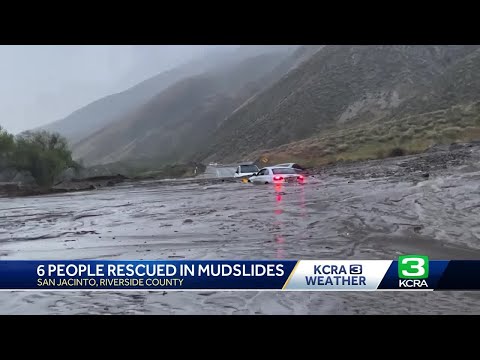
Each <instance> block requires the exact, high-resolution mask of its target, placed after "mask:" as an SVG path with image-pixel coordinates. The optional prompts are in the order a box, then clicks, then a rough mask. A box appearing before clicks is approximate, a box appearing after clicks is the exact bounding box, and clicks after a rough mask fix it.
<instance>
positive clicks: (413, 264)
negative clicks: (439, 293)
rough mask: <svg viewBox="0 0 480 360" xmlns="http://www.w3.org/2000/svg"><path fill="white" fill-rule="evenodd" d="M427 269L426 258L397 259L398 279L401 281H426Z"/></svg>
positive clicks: (415, 256)
mask: <svg viewBox="0 0 480 360" xmlns="http://www.w3.org/2000/svg"><path fill="white" fill-rule="evenodd" d="M428 268H429V266H428V256H423V255H405V256H400V257H399V258H398V277H399V278H401V279H426V278H428Z"/></svg>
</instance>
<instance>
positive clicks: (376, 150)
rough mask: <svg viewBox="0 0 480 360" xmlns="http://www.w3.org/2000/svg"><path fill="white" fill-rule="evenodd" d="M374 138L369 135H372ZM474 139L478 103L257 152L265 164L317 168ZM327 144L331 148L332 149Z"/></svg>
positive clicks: (479, 121) (479, 135) (478, 131)
mask: <svg viewBox="0 0 480 360" xmlns="http://www.w3.org/2000/svg"><path fill="white" fill-rule="evenodd" d="M373 132H374V133H375V134H376V136H372V133H373ZM479 139H480V102H475V103H470V104H463V105H455V106H452V107H450V108H448V109H445V110H440V111H435V112H428V113H424V114H418V115H415V116H409V117H405V118H380V119H376V120H375V121H371V122H368V123H363V124H359V125H357V126H352V127H348V128H343V129H332V130H331V131H329V132H325V133H323V134H321V135H317V136H313V137H310V138H308V139H305V140H302V141H297V142H293V143H290V144H287V145H283V146H280V147H278V148H275V149H271V150H268V151H263V152H255V153H254V155H255V157H258V158H261V157H266V158H268V159H269V164H274V163H278V162H280V161H282V162H283V161H296V162H298V163H301V164H304V165H305V166H321V165H326V164H330V163H334V162H338V161H359V160H372V159H382V158H386V157H394V156H404V155H411V154H417V153H421V152H423V151H425V150H427V149H428V148H430V147H431V146H433V145H436V144H451V143H455V142H469V141H473V140H479ZM332 148H333V149H332Z"/></svg>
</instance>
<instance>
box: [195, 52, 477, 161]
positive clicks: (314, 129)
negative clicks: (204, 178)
mask: <svg viewBox="0 0 480 360" xmlns="http://www.w3.org/2000/svg"><path fill="white" fill-rule="evenodd" d="M478 48H479V47H478V46H463V45H455V46H433V45H432V46H333V45H329V46H325V47H323V48H321V49H320V50H319V51H317V52H315V53H314V54H313V56H311V58H309V59H308V60H307V61H306V62H304V63H302V64H300V65H299V66H297V67H295V68H293V69H292V70H291V71H290V72H289V73H288V74H287V75H286V76H284V77H283V78H281V79H280V80H279V81H278V82H276V83H275V84H273V85H272V86H271V87H269V88H268V89H267V90H265V91H264V92H262V93H261V94H259V95H258V96H256V98H255V99H254V100H252V101H250V102H249V104H248V105H246V106H243V107H242V108H241V109H239V110H238V111H236V112H235V113H233V114H232V115H231V116H230V117H229V118H228V119H226V120H225V121H224V122H223V123H222V125H221V126H220V127H219V128H218V129H217V131H216V132H215V134H213V135H212V136H211V141H210V142H209V143H208V144H205V147H204V150H203V151H199V152H198V155H197V158H196V159H204V160H205V161H210V160H216V161H225V162H229V161H238V160H241V159H244V158H249V159H250V158H252V156H257V155H259V154H261V153H262V151H263V150H265V149H271V148H277V147H279V146H280V148H279V149H281V150H282V149H283V150H284V149H286V148H287V147H288V145H285V144H289V143H293V144H294V143H295V142H296V141H299V140H302V139H307V138H309V137H311V136H312V135H316V136H317V135H318V136H321V134H325V133H331V134H335V133H336V134H340V133H342V132H343V131H345V129H349V128H354V127H356V126H361V125H362V124H366V123H367V122H372V121H380V123H381V122H387V121H388V120H390V119H391V118H394V117H395V116H396V114H398V116H400V115H401V114H403V115H404V116H406V115H408V114H418V113H422V112H426V111H432V110H434V109H439V108H442V106H447V105H453V104H456V103H459V102H465V100H466V99H469V100H471V101H474V100H475V99H477V100H478V99H479V95H478V94H479V93H478V91H477V90H478V87H479V84H480V82H479V81H478V78H477V77H478V75H476V74H477V73H478V71H477V70H480V69H479V68H478V67H477V63H476V62H477V60H478V50H477V49H478ZM467 69H470V70H468V71H467ZM475 71H477V72H475ZM454 93H455V94H454ZM365 130H366V129H365ZM362 134H363V132H362ZM363 135H368V134H363ZM350 140H352V141H353V142H355V140H354V139H350ZM360 141H361V139H360ZM293 144H292V145H291V146H290V148H292V149H293V147H294V145H293ZM340 144H341V143H339V145H340ZM331 145H332V146H330V147H329V150H328V151H327V152H330V153H332V154H331V155H332V156H333V155H334V154H337V153H338V149H336V148H335V144H331ZM344 145H345V144H344ZM315 146H316V145H315ZM345 146H348V144H347V145H345ZM283 150H282V151H283ZM302 151H303V150H301V149H300V148H297V149H296V150H295V152H294V153H295V154H296V155H295V154H291V153H289V154H286V155H285V156H286V157H288V156H290V157H292V156H293V157H294V156H299V157H301V156H303V158H305V156H307V154H306V153H305V152H303V153H302ZM340 152H341V151H340ZM264 153H265V152H264ZM274 153H275V151H270V152H268V154H269V155H272V154H274ZM313 153H316V154H317V156H318V154H323V153H322V152H321V151H320V150H319V151H317V152H313ZM322 156H323V155H322Z"/></svg>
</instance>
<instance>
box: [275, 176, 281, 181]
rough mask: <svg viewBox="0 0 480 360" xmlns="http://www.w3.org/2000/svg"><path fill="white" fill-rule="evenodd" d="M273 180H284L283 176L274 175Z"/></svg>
mask: <svg viewBox="0 0 480 360" xmlns="http://www.w3.org/2000/svg"><path fill="white" fill-rule="evenodd" d="M273 180H275V181H280V180H283V177H282V176H274V177H273Z"/></svg>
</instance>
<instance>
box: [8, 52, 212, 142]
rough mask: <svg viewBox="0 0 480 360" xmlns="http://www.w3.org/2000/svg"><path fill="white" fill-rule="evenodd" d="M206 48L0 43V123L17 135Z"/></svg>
mask: <svg viewBox="0 0 480 360" xmlns="http://www.w3.org/2000/svg"><path fill="white" fill-rule="evenodd" d="M212 47H214V46H212V45H208V46H205V45H155V46H145V45H141V46H137V45H82V46H80V45H0V125H1V126H2V127H4V128H6V129H7V130H8V131H9V132H12V133H18V132H21V131H24V130H28V129H32V128H35V127H37V126H40V125H45V124H47V123H50V122H53V121H55V120H58V119H62V118H64V117H66V116H67V115H69V114H70V113H72V112H73V111H75V110H77V109H79V108H80V107H83V106H84V105H87V104H88V103H90V102H92V101H95V100H97V99H98V98H100V97H103V96H105V95H109V94H112V93H116V92H119V91H123V90H125V89H127V88H128V87H130V86H132V85H135V84H136V83H138V82H140V81H142V80H144V79H146V78H149V77H151V76H153V75H155V74H158V73H159V72H162V71H164V70H167V69H168V68H171V67H172V66H175V65H176V64H179V63H183V62H187V61H189V60H191V59H192V58H195V57H197V56H199V55H200V54H203V53H205V52H206V51H208V50H210V49H211V48H212Z"/></svg>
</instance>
